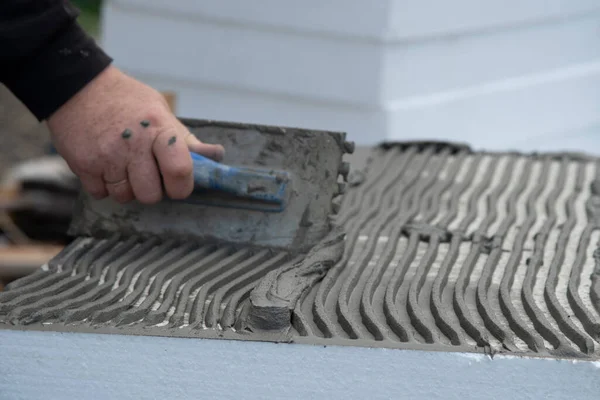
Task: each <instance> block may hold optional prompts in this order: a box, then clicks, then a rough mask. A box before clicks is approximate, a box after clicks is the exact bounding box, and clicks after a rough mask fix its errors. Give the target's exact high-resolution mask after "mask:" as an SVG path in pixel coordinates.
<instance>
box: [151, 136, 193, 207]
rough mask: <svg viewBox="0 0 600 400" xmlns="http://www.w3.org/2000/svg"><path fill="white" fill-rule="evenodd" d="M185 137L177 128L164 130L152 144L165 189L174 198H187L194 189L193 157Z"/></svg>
mask: <svg viewBox="0 0 600 400" xmlns="http://www.w3.org/2000/svg"><path fill="white" fill-rule="evenodd" d="M183 137H184V136H183V135H182V134H181V132H179V131H176V130H175V129H171V130H169V131H163V133H161V134H159V135H158V136H157V137H156V140H154V144H153V145H152V151H153V152H154V155H155V157H156V160H157V161H158V166H159V169H160V173H161V175H162V178H163V183H164V186H165V190H166V192H167V195H168V196H169V197H170V198H172V199H185V198H186V197H188V196H189V195H190V194H192V191H193V189H194V178H193V164H192V157H191V156H190V152H189V150H188V147H187V144H186V143H185V140H183Z"/></svg>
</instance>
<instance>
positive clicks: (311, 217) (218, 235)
mask: <svg viewBox="0 0 600 400" xmlns="http://www.w3.org/2000/svg"><path fill="white" fill-rule="evenodd" d="M183 122H184V124H186V126H187V127H188V128H189V129H190V131H191V132H193V133H194V134H195V135H196V136H197V137H198V138H200V139H201V140H202V141H204V142H206V143H219V144H222V145H223V146H224V147H225V157H224V159H223V163H224V164H227V165H234V166H249V167H263V168H269V169H273V170H276V171H277V170H280V171H287V172H289V173H290V174H291V175H292V176H291V179H290V182H289V185H290V186H291V190H290V191H291V199H290V200H289V202H288V204H287V206H286V207H285V210H284V212H253V211H249V210H247V209H238V208H231V207H229V208H224V207H207V206H203V205H202V204H193V202H194V201H198V200H201V199H203V198H205V196H202V195H199V196H192V197H190V198H189V199H186V202H185V203H184V202H172V201H167V200H165V201H163V202H161V203H159V204H156V205H152V206H148V205H144V206H140V205H138V204H137V203H135V202H132V203H129V204H126V205H122V204H118V203H116V202H114V201H112V200H111V199H108V198H107V199H104V200H101V201H98V200H94V199H93V198H92V197H91V196H89V195H86V194H85V193H82V198H81V203H80V206H81V207H78V210H77V212H76V213H75V217H74V221H73V224H72V229H71V233H72V234H73V235H74V236H78V235H87V236H94V237H99V236H104V237H106V236H109V235H110V234H112V233H121V234H124V235H143V234H150V235H159V236H163V237H164V236H167V235H168V236H169V237H179V238H194V239H196V240H201V241H203V242H209V241H212V242H226V243H231V244H234V245H238V246H249V245H251V246H259V247H268V248H278V249H282V250H286V251H300V252H306V251H308V250H310V248H312V247H313V246H314V245H316V244H317V243H319V241H320V240H321V239H322V238H323V237H324V236H325V235H326V234H327V233H328V232H329V230H330V219H329V218H328V216H329V215H330V214H331V213H332V207H333V206H332V201H333V200H334V199H335V198H336V197H338V196H339V194H340V183H342V182H339V180H340V179H339V177H340V175H342V176H344V175H346V174H347V172H345V169H346V164H345V163H344V162H343V156H344V154H345V153H348V152H351V150H352V147H353V144H352V143H349V142H346V141H345V140H344V139H345V134H344V133H339V132H323V131H310V130H298V129H293V128H277V127H270V126H258V125H247V124H234V123H223V122H215V121H201V120H183ZM188 202H189V203H192V204H188ZM224 221H226V222H227V223H224Z"/></svg>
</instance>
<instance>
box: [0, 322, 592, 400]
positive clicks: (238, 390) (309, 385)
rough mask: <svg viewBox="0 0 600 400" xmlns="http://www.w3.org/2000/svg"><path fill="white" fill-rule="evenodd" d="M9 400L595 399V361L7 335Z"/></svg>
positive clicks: (3, 386)
mask: <svg viewBox="0 0 600 400" xmlns="http://www.w3.org/2000/svg"><path fill="white" fill-rule="evenodd" d="M0 354H2V357H0V371H1V372H2V373H1V374H0V398H2V399H42V398H43V399H48V400H51V399H82V400H83V399H103V398H104V399H163V398H169V399H205V398H218V399H222V400H226V399H344V400H345V399H374V400H375V399H390V398H406V399H428V400H435V399H440V400H441V399H443V400H448V399H465V400H467V399H484V398H485V399H498V400H500V399H501V400H505V399H548V400H551V399H566V398H569V399H573V400H575V399H586V400H587V399H593V398H597V396H598V393H599V391H600V366H599V365H598V364H597V363H591V362H577V363H575V362H572V361H557V360H543V359H524V358H503V357H498V356H497V357H495V358H494V359H493V360H492V359H489V358H487V357H486V356H483V355H466V354H462V353H442V352H423V351H409V350H389V349H369V348H358V347H337V346H329V347H320V346H308V345H300V344H272V343H258V342H237V341H228V340H201V339H181V338H161V337H148V336H143V337H142V336H139V337H138V336H121V335H100V334H84V333H53V332H35V331H27V332H23V331H2V330H0Z"/></svg>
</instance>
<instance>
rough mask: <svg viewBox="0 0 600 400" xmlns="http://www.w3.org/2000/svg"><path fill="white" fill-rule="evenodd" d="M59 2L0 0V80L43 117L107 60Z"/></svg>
mask: <svg viewBox="0 0 600 400" xmlns="http://www.w3.org/2000/svg"><path fill="white" fill-rule="evenodd" d="M77 15H78V10H77V9H76V8H75V7H73V6H72V5H71V4H70V3H69V2H68V1H65V0H2V1H0V82H2V83H4V84H5V85H6V86H7V87H8V88H9V90H11V91H12V92H13V93H14V94H15V95H16V97H17V98H19V99H20V100H21V101H22V102H23V103H24V104H25V105H26V106H27V107H28V108H29V109H30V110H31V112H32V113H33V114H34V115H35V116H36V117H37V118H38V119H39V120H44V119H46V118H48V117H49V116H50V115H52V114H53V113H54V112H55V111H56V110H57V109H58V108H60V107H61V106H62V105H63V104H64V103H66V102H67V101H68V100H69V99H70V98H71V97H73V96H74V95H75V94H76V93H77V92H79V91H80V90H81V89H82V88H83V87H84V86H86V85H87V84H88V83H89V82H90V81H91V80H92V79H94V78H95V77H96V76H97V75H98V74H99V73H100V72H101V71H103V70H104V69H105V68H106V67H107V66H108V65H109V64H110V63H111V62H112V59H111V58H110V57H109V56H108V55H107V54H106V53H105V52H104V51H103V50H102V49H101V48H100V47H99V46H98V45H97V44H96V43H95V42H94V40H93V39H92V38H91V37H90V36H88V35H87V34H86V33H85V32H84V31H83V29H82V28H81V27H80V26H79V25H78V24H77V22H76V18H77Z"/></svg>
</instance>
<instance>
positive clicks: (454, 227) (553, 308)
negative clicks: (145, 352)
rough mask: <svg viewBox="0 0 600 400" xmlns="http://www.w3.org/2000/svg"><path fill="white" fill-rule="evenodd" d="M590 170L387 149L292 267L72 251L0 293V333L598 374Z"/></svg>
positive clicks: (183, 252) (158, 243)
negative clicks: (506, 358) (522, 358)
mask: <svg viewBox="0 0 600 400" xmlns="http://www.w3.org/2000/svg"><path fill="white" fill-rule="evenodd" d="M598 171H599V168H598V160H597V159H595V158H592V157H586V156H582V155H578V154H535V155H522V154H516V153H514V154H513V153H502V154H492V153H477V152H473V151H471V150H470V149H469V148H468V147H466V146H457V145H450V144H443V143H413V144H391V145H387V146H383V147H380V148H376V149H372V157H371V159H370V162H369V163H368V167H367V168H366V169H365V170H364V171H363V172H362V174H361V173H358V174H357V175H355V178H354V179H350V181H351V182H354V183H353V185H354V186H352V187H351V188H350V190H349V191H348V193H347V194H346V195H345V196H344V198H343V202H342V204H341V209H340V212H339V214H338V215H337V217H336V219H335V223H336V224H337V225H338V226H339V227H340V228H341V231H339V230H333V231H332V232H331V233H330V235H329V236H328V237H327V238H325V239H324V240H322V241H321V244H320V245H319V246H315V247H314V248H313V249H312V250H313V251H312V252H310V253H308V254H306V255H299V256H292V255H291V254H288V253H286V252H276V251H272V250H261V249H250V248H247V247H222V246H210V245H206V246H201V245H195V244H193V243H186V242H177V241H175V240H173V241H166V242H165V241H164V240H155V241H154V242H149V240H151V239H148V238H131V239H129V240H128V241H127V240H126V241H123V240H122V239H118V238H115V239H112V240H111V239H107V240H103V241H99V240H90V239H80V240H78V241H77V242H76V243H74V244H73V245H72V246H71V247H70V249H68V250H66V251H65V252H63V254H61V255H60V256H59V257H57V258H56V259H55V260H54V261H53V263H51V265H50V266H49V268H48V270H47V271H40V272H38V273H37V274H36V275H35V276H31V277H28V278H25V279H23V280H21V281H17V282H15V283H14V284H13V285H11V286H10V287H9V288H8V290H7V291H6V292H4V293H2V294H0V315H2V317H0V318H2V319H3V320H4V321H5V322H4V326H3V327H4V328H9V329H42V330H43V329H47V330H62V331H65V330H76V331H83V332H105V333H122V334H141V335H167V336H185V337H207V338H208V337H210V338H227V339H242V340H269V341H295V342H301V343H312V344H324V345H327V344H343V345H350V346H383V347H389V348H403V349H430V350H442V351H473V352H481V353H488V354H495V353H509V354H520V355H530V356H542V357H578V358H591V359H598V358H600V357H599V356H600V353H599V351H598V344H599V342H598V334H599V332H600V330H599V327H600V325H599V322H600V317H599V313H598V312H599V309H600V302H599V300H600V288H599V285H598V281H599V279H598V278H597V277H598V276H600V268H599V267H598V265H599V264H598V263H597V261H596V260H597V259H599V258H600V257H598V256H597V254H598V252H599V251H597V250H596V249H597V248H598V245H599V244H598V242H599V240H600V231H599V230H598V228H600V191H599V190H598V187H600V178H599V177H598ZM341 237H343V238H344V240H343V241H342V240H341ZM342 244H343V245H342ZM89 246H92V247H93V250H89V249H88V247H89ZM84 258H86V259H85V260H84ZM79 265H81V266H83V265H85V266H86V267H85V269H84V270H78V269H77V268H78V266H79Z"/></svg>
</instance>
